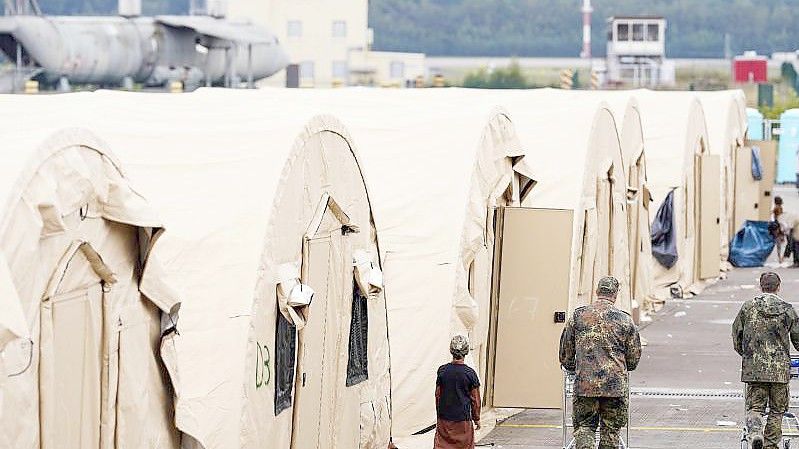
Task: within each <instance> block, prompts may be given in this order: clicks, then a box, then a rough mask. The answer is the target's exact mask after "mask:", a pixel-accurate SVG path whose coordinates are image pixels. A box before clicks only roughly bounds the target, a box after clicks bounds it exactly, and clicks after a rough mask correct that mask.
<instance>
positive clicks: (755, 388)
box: [746, 382, 790, 449]
mask: <svg viewBox="0 0 799 449" xmlns="http://www.w3.org/2000/svg"><path fill="white" fill-rule="evenodd" d="M788 401H790V393H789V392H788V384H783V383H765V382H752V383H747V384H746V428H747V429H748V430H749V441H750V442H751V441H752V438H753V437H755V436H760V437H761V438H763V443H764V444H763V448H764V449H777V448H778V447H779V445H780V441H781V440H782V415H783V413H785V412H787V411H788ZM767 407H768V419H767V420H766V426H765V429H764V428H763V415H765V414H766V408H767Z"/></svg>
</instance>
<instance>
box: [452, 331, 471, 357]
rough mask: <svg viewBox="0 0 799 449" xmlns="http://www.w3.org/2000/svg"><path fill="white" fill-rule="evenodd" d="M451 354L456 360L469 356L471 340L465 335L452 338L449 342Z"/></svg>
mask: <svg viewBox="0 0 799 449" xmlns="http://www.w3.org/2000/svg"><path fill="white" fill-rule="evenodd" d="M449 353H450V354H452V356H453V357H455V358H456V359H462V358H464V357H466V355H467V354H469V339H468V338H466V337H464V336H463V335H456V336H454V337H452V341H450V342H449Z"/></svg>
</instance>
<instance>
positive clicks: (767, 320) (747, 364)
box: [732, 293, 799, 383]
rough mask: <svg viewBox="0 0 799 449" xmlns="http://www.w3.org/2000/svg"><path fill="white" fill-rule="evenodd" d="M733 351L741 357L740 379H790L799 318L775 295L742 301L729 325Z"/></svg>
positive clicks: (798, 345) (797, 341) (750, 380)
mask: <svg viewBox="0 0 799 449" xmlns="http://www.w3.org/2000/svg"><path fill="white" fill-rule="evenodd" d="M732 340H733V345H734V347H735V352H737V353H738V354H740V355H741V357H742V358H743V361H742V367H741V381H743V382H779V383H787V382H788V381H789V380H790V369H791V346H790V345H791V343H793V347H794V348H797V350H799V317H797V315H796V311H795V310H794V309H793V306H791V305H790V304H788V303H787V302H785V301H783V300H782V298H780V297H779V296H777V295H775V294H771V293H764V294H762V295H760V296H756V297H755V298H754V299H750V300H749V301H746V302H745V303H744V305H743V306H741V310H740V312H738V316H737V317H736V318H735V322H734V323H733V324H732Z"/></svg>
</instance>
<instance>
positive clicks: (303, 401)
mask: <svg viewBox="0 0 799 449" xmlns="http://www.w3.org/2000/svg"><path fill="white" fill-rule="evenodd" d="M253 99H254V98H253V97H252V96H238V95H233V94H232V93H231V92H230V91H204V92H200V93H194V94H186V95H180V96H168V95H160V94H125V93H110V92H101V93H94V94H75V95H69V96H65V97H58V98H57V99H56V98H52V99H51V98H43V99H40V100H39V101H41V103H38V105H37V106H38V107H39V108H45V107H47V108H48V110H53V111H57V113H58V114H59V115H60V116H63V115H69V116H71V117H73V118H72V120H77V121H82V122H87V123H91V125H92V127H93V128H94V129H96V130H97V132H98V133H99V134H101V135H103V136H105V138H107V140H108V141H109V143H110V145H112V146H113V147H114V148H115V149H116V151H117V152H118V153H119V154H120V157H121V159H122V160H123V161H124V162H125V163H126V164H127V165H128V166H129V167H130V169H131V173H132V176H133V177H135V178H136V179H137V181H139V185H141V190H142V192H143V194H144V195H145V196H147V197H148V198H151V199H152V203H153V204H154V205H155V207H156V208H157V209H158V210H159V211H161V212H162V213H163V216H164V220H165V222H167V223H168V226H169V228H170V232H169V233H167V234H165V236H164V238H163V239H162V240H161V241H159V247H158V248H157V249H158V251H156V252H155V253H154V256H153V257H155V258H156V260H159V261H161V262H163V265H164V266H165V268H166V270H167V271H168V273H169V274H170V275H171V276H172V278H173V279H174V280H175V281H176V282H177V284H178V286H179V287H180V297H181V298H182V299H183V305H182V308H181V310H180V316H179V318H177V326H176V332H171V333H167V334H166V335H165V337H164V341H163V343H162V348H161V351H162V354H161V355H162V357H163V358H164V360H165V363H166V365H167V366H168V368H169V372H170V374H171V377H172V379H173V383H174V389H175V409H176V412H175V422H176V424H177V427H178V429H179V430H180V431H182V432H183V433H184V435H183V446H184V447H204V448H207V449H210V448H240V447H244V448H255V447H264V446H267V447H274V448H285V449H289V448H295V449H297V448H303V449H304V448H312V447H341V448H350V447H362V448H381V449H382V448H384V447H386V445H387V444H388V436H389V423H390V416H389V387H390V384H389V378H388V366H389V365H388V363H389V357H388V345H387V336H386V311H385V301H384V298H383V295H382V294H381V293H378V292H377V290H378V289H377V288H376V287H370V283H378V284H379V282H378V280H379V276H378V274H379V273H378V271H376V270H374V269H372V267H377V266H379V260H378V258H377V257H376V255H377V238H376V235H377V234H376V232H375V229H374V227H373V224H372V217H371V210H370V206H369V198H368V196H367V192H366V188H365V185H364V182H363V178H362V175H361V171H360V168H359V164H358V159H357V157H356V155H355V151H354V149H353V146H352V144H351V139H350V138H349V134H348V133H347V131H346V130H345V129H344V127H343V126H342V125H341V124H339V123H338V122H337V121H336V120H334V119H332V118H329V117H317V118H314V119H312V120H311V121H310V122H309V121H308V120H309V119H310V118H311V116H308V115H305V114H303V113H302V111H300V110H297V109H292V108H291V106H290V105H286V104H263V105H256V103H254V102H253ZM370 255H371V258H372V262H371V263H370V260H369V259H370ZM300 283H301V284H300ZM309 287H310V288H311V289H313V290H314V291H315V294H314V296H313V301H312V302H311V304H310V306H309V307H307V308H302V307H300V306H299V305H300V304H302V301H303V300H307V299H308V298H307V297H305V298H304V297H303V293H304V292H308V291H309V290H308V288H309ZM369 290H372V291H371V292H369ZM358 292H361V294H359V293H358ZM172 318H173V320H174V319H176V318H175V317H172ZM294 326H296V327H297V328H300V327H302V329H301V330H299V331H298V333H297V334H296V337H295V333H294ZM140 447H141V446H140ZM148 447H156V446H148Z"/></svg>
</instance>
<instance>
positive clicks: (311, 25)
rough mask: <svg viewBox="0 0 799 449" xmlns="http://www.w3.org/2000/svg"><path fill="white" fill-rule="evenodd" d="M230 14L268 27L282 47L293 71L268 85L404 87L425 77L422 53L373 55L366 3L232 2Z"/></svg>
mask: <svg viewBox="0 0 799 449" xmlns="http://www.w3.org/2000/svg"><path fill="white" fill-rule="evenodd" d="M229 9H230V16H231V17H237V18H246V19H249V20H252V21H254V22H256V23H260V24H263V25H267V26H269V27H270V28H271V29H272V30H274V32H275V34H276V35H277V37H278V39H279V40H280V42H281V43H282V44H283V45H284V47H285V48H286V51H287V52H288V54H289V58H290V63H291V64H292V65H293V66H294V67H293V68H292V67H290V68H289V69H288V70H287V71H283V72H282V73H279V74H278V75H276V76H274V77H273V79H270V80H269V81H267V84H279V85H286V83H287V81H288V82H289V84H294V85H297V86H298V87H336V86H346V85H375V86H404V85H406V84H408V83H410V82H412V81H415V80H416V78H417V77H419V76H424V55H423V54H421V53H387V52H379V53H378V52H372V51H371V45H372V41H373V32H372V29H371V28H369V23H368V15H369V14H368V13H369V2H368V0H336V1H335V2H333V1H329V0H259V1H256V0H231V2H230V7H229ZM419 61H421V64H420V63H419ZM287 72H288V73H289V76H288V77H287V76H286V73H287Z"/></svg>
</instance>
